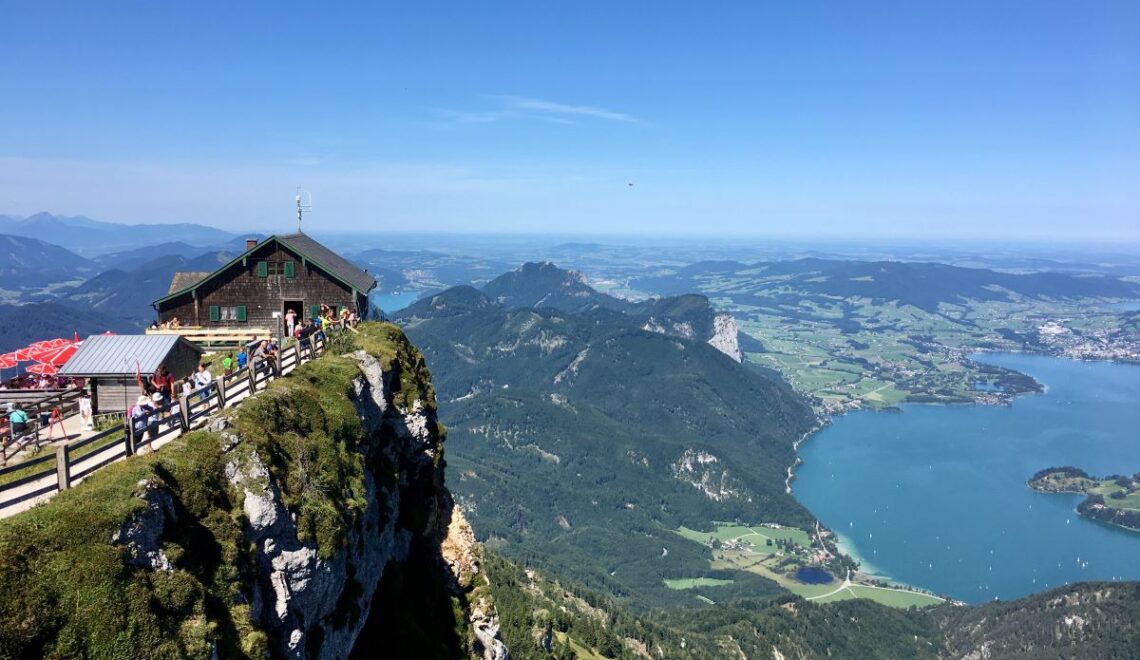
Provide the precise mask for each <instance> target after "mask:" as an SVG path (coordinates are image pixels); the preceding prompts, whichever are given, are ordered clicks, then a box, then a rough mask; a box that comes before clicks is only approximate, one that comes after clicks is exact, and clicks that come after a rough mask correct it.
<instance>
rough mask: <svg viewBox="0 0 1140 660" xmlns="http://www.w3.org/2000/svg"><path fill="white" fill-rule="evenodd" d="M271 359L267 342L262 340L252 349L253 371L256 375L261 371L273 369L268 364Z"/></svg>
mask: <svg viewBox="0 0 1140 660" xmlns="http://www.w3.org/2000/svg"><path fill="white" fill-rule="evenodd" d="M271 359H272V356H271V355H270V354H269V340H268V339H262V340H261V343H259V344H258V345H257V348H255V349H253V370H254V371H255V372H257V373H261V371H262V370H263V369H264V370H265V371H266V372H270V371H272V370H273V367H272V365H271V364H270V363H269V360H271Z"/></svg>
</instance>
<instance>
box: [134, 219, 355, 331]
mask: <svg viewBox="0 0 1140 660" xmlns="http://www.w3.org/2000/svg"><path fill="white" fill-rule="evenodd" d="M375 287H376V280H375V279H374V278H373V277H372V276H371V275H369V274H368V273H367V272H365V271H363V270H361V269H359V268H357V267H356V266H354V265H352V264H351V263H349V262H348V261H347V260H346V259H344V258H343V257H341V256H340V255H338V254H336V253H335V252H333V251H332V250H330V249H328V248H327V247H325V246H323V245H321V244H320V243H318V242H316V241H315V240H313V239H312V238H310V237H309V236H307V235H306V234H303V233H301V232H297V233H296V234H287V235H284V236H270V237H269V238H267V239H265V240H264V241H261V242H260V243H258V242H256V241H253V240H250V241H247V242H246V250H245V252H244V253H242V254H241V255H239V256H238V257H237V258H235V259H234V260H233V261H231V262H229V263H228V264H226V265H224V266H222V267H221V268H219V269H218V270H216V271H214V272H212V273H185V272H182V273H175V274H174V279H173V280H172V281H171V283H170V292H169V293H168V294H167V295H166V296H165V297H163V298H159V299H158V300H156V301H154V303H153V305H154V308H155V310H156V311H157V312H158V318H159V322H160V323H167V322H169V321H171V320H172V319H175V318H177V319H178V321H179V323H180V324H181V325H184V326H202V327H205V328H211V327H218V328H224V327H267V328H275V327H278V319H280V318H282V317H283V316H284V315H285V314H286V313H287V312H288V311H289V310H290V309H291V310H293V312H294V313H295V314H296V319H297V322H298V323H300V322H301V321H302V320H304V319H311V318H313V317H315V316H317V315H318V313H319V310H320V306H321V305H329V306H332V307H334V308H336V310H337V312H338V313H339V311H340V310H341V309H349V310H355V311H356V313H357V314H359V315H360V317H361V318H365V317H366V316H367V314H368V293H369V292H370V291H372V289H373V288H375Z"/></svg>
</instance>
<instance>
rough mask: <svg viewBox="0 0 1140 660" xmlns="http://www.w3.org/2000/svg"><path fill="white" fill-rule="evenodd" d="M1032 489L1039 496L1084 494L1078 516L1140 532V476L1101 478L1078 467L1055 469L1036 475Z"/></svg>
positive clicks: (1031, 482)
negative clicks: (1090, 474)
mask: <svg viewBox="0 0 1140 660" xmlns="http://www.w3.org/2000/svg"><path fill="white" fill-rule="evenodd" d="M1029 487H1030V488H1032V489H1033V490H1035V491H1037V492H1039V493H1080V494H1083V495H1085V496H1086V497H1085V499H1084V501H1082V502H1081V503H1080V504H1079V505H1077V513H1079V514H1081V515H1082V516H1085V517H1088V518H1092V519H1094V520H1099V521H1101V522H1106V523H1109V524H1111V525H1117V526H1120V527H1124V528H1125V529H1130V530H1133V531H1137V532H1140V472H1137V473H1136V474H1134V475H1132V476H1131V477H1128V476H1123V475H1113V476H1108V477H1104V478H1097V477H1090V476H1089V475H1088V474H1087V473H1086V472H1085V471H1084V470H1081V469H1078V468H1075V467H1068V466H1066V467H1052V468H1047V469H1045V470H1041V471H1040V472H1038V473H1037V474H1035V475H1033V478H1031V479H1030V480H1029Z"/></svg>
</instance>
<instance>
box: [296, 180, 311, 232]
mask: <svg viewBox="0 0 1140 660" xmlns="http://www.w3.org/2000/svg"><path fill="white" fill-rule="evenodd" d="M302 195H307V196H308V199H309V203H308V204H302V203H301V197H302ZM312 210H313V194H312V193H310V192H309V191H308V190H305V189H304V188H302V187H301V186H297V233H298V234H300V233H301V214H303V213H309V212H311V211H312Z"/></svg>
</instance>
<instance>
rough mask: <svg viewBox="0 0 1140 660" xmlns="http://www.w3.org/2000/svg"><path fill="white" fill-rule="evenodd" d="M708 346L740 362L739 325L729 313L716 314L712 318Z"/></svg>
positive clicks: (742, 357) (741, 357)
mask: <svg viewBox="0 0 1140 660" xmlns="http://www.w3.org/2000/svg"><path fill="white" fill-rule="evenodd" d="M709 346H712V347H713V348H715V349H716V350H718V351H720V352H721V353H724V354H725V355H727V356H728V357H730V358H732V359H733V360H736V361H737V362H740V361H741V360H743V359H744V355H743V354H742V353H741V352H740V327H739V326H737V325H736V319H734V318H732V315H731V314H717V315H716V316H715V317H714V318H713V336H712V337H710V338H709Z"/></svg>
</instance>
